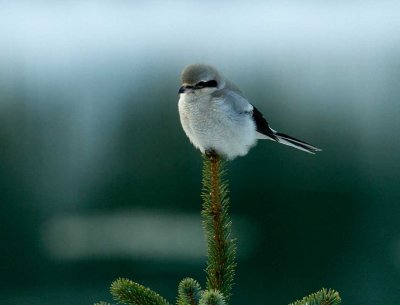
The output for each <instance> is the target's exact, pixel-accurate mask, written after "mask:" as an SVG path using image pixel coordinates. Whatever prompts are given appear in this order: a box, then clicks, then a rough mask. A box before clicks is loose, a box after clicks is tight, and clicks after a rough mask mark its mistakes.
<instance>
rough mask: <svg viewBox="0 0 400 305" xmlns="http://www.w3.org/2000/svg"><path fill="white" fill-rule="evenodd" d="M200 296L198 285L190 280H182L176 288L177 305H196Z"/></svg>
mask: <svg viewBox="0 0 400 305" xmlns="http://www.w3.org/2000/svg"><path fill="white" fill-rule="evenodd" d="M200 296H201V287H200V284H199V283H198V282H197V281H196V280H194V279H192V278H189V277H188V278H185V279H183V280H182V281H181V282H180V283H179V286H178V300H177V303H178V305H198V304H199V300H200Z"/></svg>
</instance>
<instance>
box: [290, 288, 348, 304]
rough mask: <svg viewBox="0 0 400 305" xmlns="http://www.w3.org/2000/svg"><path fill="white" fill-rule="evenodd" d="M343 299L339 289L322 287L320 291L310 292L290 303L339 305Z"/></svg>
mask: <svg viewBox="0 0 400 305" xmlns="http://www.w3.org/2000/svg"><path fill="white" fill-rule="evenodd" d="M341 301H342V300H341V298H340V295H339V293H338V292H337V291H335V290H333V289H325V288H322V289H321V290H320V291H318V292H315V293H313V294H310V295H309V296H306V297H304V298H303V299H302V300H299V301H296V302H294V303H291V304H290V305H339V304H340V302H341Z"/></svg>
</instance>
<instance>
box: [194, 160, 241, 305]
mask: <svg viewBox="0 0 400 305" xmlns="http://www.w3.org/2000/svg"><path fill="white" fill-rule="evenodd" d="M224 174H225V170H224V161H222V160H221V159H220V158H219V157H218V156H211V157H210V156H204V158H203V192H202V198H203V210H202V216H203V226H204V231H205V234H206V239H207V252H208V255H207V256H208V259H207V268H206V273H207V289H209V290H212V289H215V290H218V291H220V292H221V293H222V294H223V295H224V296H225V299H226V300H228V299H229V297H230V296H231V290H232V286H233V279H234V275H235V267H236V263H235V258H236V242H235V240H234V239H232V238H231V225H232V222H231V220H230V218H229V215H228V208H229V197H228V182H227V181H226V180H224Z"/></svg>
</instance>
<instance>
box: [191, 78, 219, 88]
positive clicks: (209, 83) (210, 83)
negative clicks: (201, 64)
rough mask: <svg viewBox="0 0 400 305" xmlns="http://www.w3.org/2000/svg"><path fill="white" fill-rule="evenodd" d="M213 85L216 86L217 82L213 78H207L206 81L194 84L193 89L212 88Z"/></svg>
mask: <svg viewBox="0 0 400 305" xmlns="http://www.w3.org/2000/svg"><path fill="white" fill-rule="evenodd" d="M213 87H218V83H217V81H215V80H209V81H207V82H203V81H201V82H198V83H197V84H196V86H194V88H195V89H202V88H213Z"/></svg>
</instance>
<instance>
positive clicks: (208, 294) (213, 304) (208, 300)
mask: <svg viewBox="0 0 400 305" xmlns="http://www.w3.org/2000/svg"><path fill="white" fill-rule="evenodd" d="M199 305H226V303H225V300H224V296H223V295H222V293H220V292H219V291H218V290H206V291H204V292H203V294H202V296H201V298H200V303H199Z"/></svg>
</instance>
